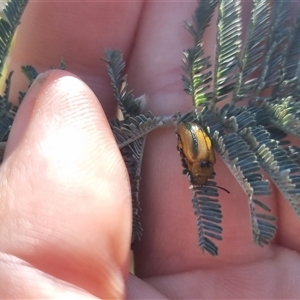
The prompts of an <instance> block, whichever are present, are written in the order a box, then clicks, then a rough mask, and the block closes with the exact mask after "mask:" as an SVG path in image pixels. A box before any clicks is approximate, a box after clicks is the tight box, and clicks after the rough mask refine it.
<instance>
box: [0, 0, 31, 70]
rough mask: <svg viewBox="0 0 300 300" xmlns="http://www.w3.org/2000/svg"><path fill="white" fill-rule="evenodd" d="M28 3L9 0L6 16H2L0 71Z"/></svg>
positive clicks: (21, 0)
mask: <svg viewBox="0 0 300 300" xmlns="http://www.w3.org/2000/svg"><path fill="white" fill-rule="evenodd" d="M27 3H28V0H9V1H7V3H6V4H5V7H4V9H3V13H4V17H2V18H0V73H2V71H3V68H4V63H5V59H6V57H7V55H8V52H9V48H10V45H11V42H12V39H13V37H14V34H15V31H16V29H17V27H18V25H19V23H20V19H21V16H22V14H23V12H24V10H25V7H26V5H27Z"/></svg>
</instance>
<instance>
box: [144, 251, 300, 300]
mask: <svg viewBox="0 0 300 300" xmlns="http://www.w3.org/2000/svg"><path fill="white" fill-rule="evenodd" d="M299 263H300V257H299V254H298V253H296V252H293V251H291V250H288V249H284V248H282V247H273V253H272V255H271V256H270V257H269V259H265V260H258V261H256V262H253V263H251V264H249V263H248V264H242V265H239V266H233V265H227V266H226V267H221V268H213V269H209V270H193V271H191V272H185V273H181V274H175V275H166V276H159V277H156V278H148V279H146V283H145V285H146V284H149V285H150V286H152V287H153V289H155V290H157V292H159V293H161V294H163V295H164V296H165V297H167V298H168V299H173V298H176V299H297V298H298V297H299V296H298V295H299V292H300V288H299V285H298V284H297V283H296V282H297V281H296V280H294V278H298V277H299V267H298V266H299Z"/></svg>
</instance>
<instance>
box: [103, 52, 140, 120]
mask: <svg viewBox="0 0 300 300" xmlns="http://www.w3.org/2000/svg"><path fill="white" fill-rule="evenodd" d="M103 60H104V61H105V62H106V63H107V70H108V74H109V77H110V79H111V85H112V88H113V94H114V97H115V99H116V100H117V102H118V105H119V108H120V110H121V111H122V113H123V116H124V118H125V119H126V118H128V117H130V116H137V115H138V114H140V113H141V108H142V106H143V105H142V103H141V102H142V99H143V98H141V97H140V98H136V99H135V98H134V96H133V93H132V91H128V84H127V80H126V75H122V73H123V71H124V68H125V62H124V60H123V55H122V52H121V51H120V50H118V49H115V50H108V49H106V50H105V59H103Z"/></svg>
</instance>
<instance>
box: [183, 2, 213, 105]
mask: <svg viewBox="0 0 300 300" xmlns="http://www.w3.org/2000/svg"><path fill="white" fill-rule="evenodd" d="M217 3H218V2H217V1H209V0H204V1H201V2H200V4H199V7H198V8H197V10H196V12H195V14H194V16H193V19H194V25H192V24H189V23H188V22H186V23H185V27H186V28H187V29H188V31H189V32H190V33H191V34H192V35H193V36H194V39H195V46H194V48H189V49H187V50H185V51H184V52H183V54H184V59H183V67H182V68H183V70H184V72H185V73H186V74H187V75H183V76H182V80H183V83H184V90H185V91H186V92H187V93H188V94H189V95H191V96H192V99H193V105H194V107H197V106H200V105H205V104H208V103H209V101H210V100H211V99H212V93H211V92H208V89H209V87H210V85H209V83H210V82H211V80H212V77H211V75H212V71H211V70H209V69H210V67H211V63H210V60H209V57H204V50H203V46H202V42H201V40H202V37H203V33H204V30H205V28H206V27H207V26H208V23H209V21H210V19H211V16H212V14H213V12H214V10H215V7H216V5H217Z"/></svg>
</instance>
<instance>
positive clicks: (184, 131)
mask: <svg viewBox="0 0 300 300" xmlns="http://www.w3.org/2000/svg"><path fill="white" fill-rule="evenodd" d="M176 135H177V138H178V140H177V149H178V151H179V152H180V154H181V156H182V158H183V160H184V162H185V164H186V166H187V169H188V172H189V173H190V175H191V177H192V182H193V184H195V185H198V186H202V185H205V184H206V182H207V180H208V179H209V177H210V176H211V175H212V173H213V172H214V164H215V163H216V157H215V152H214V149H213V145H212V141H211V139H210V137H209V135H208V133H207V131H206V130H205V129H204V128H202V127H201V126H200V125H199V124H197V123H193V122H180V123H179V124H178V126H177V130H176Z"/></svg>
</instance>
